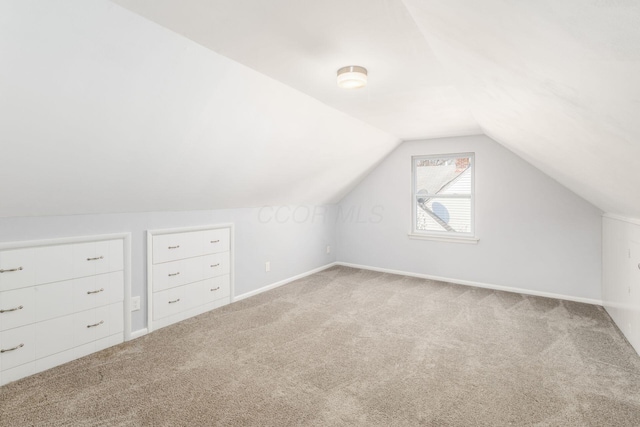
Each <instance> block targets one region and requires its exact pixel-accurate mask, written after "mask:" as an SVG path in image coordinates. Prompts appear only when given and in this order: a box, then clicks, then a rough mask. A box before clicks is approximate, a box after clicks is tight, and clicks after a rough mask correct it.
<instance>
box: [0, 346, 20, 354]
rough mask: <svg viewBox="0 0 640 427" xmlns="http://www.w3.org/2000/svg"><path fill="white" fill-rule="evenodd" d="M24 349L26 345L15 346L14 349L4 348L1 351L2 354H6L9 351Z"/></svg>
mask: <svg viewBox="0 0 640 427" xmlns="http://www.w3.org/2000/svg"><path fill="white" fill-rule="evenodd" d="M22 347H24V344H20V345H17V346H15V347H13V348H7V349H4V348H3V349H2V350H0V353H6V352H7V351H13V350H17V349H19V348H22Z"/></svg>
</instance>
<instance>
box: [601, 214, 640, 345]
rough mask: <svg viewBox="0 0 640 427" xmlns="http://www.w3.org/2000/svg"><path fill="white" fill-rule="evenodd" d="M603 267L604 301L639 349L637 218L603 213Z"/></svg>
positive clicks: (639, 247)
mask: <svg viewBox="0 0 640 427" xmlns="http://www.w3.org/2000/svg"><path fill="white" fill-rule="evenodd" d="M602 270H603V271H602V273H603V274H602V300H603V305H604V307H605V309H606V310H607V312H608V313H609V314H610V315H611V318H612V319H613V321H614V322H616V324H617V325H618V327H619V328H620V330H621V331H622V333H623V334H624V335H625V337H627V340H628V341H629V342H630V343H631V345H632V346H633V348H635V349H636V351H637V352H638V353H640V220H638V219H635V220H633V219H626V218H622V217H618V216H614V215H605V216H604V217H603V219H602Z"/></svg>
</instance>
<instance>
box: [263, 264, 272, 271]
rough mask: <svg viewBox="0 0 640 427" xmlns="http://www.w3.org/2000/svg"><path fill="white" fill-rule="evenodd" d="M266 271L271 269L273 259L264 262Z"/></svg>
mask: <svg viewBox="0 0 640 427" xmlns="http://www.w3.org/2000/svg"><path fill="white" fill-rule="evenodd" d="M264 271H265V272H267V273H268V272H270V271H271V261H267V262H265V263H264Z"/></svg>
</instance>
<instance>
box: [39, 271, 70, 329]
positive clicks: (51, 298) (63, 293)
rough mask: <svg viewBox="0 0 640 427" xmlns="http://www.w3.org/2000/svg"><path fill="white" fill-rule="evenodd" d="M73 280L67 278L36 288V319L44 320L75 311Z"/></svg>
mask: <svg viewBox="0 0 640 427" xmlns="http://www.w3.org/2000/svg"><path fill="white" fill-rule="evenodd" d="M73 282H74V281H73V280H66V281H64V282H57V283H49V284H47V285H40V286H36V287H35V288H34V290H35V296H36V321H38V322H42V321H44V320H49V319H53V318H56V317H62V316H66V315H69V314H71V313H73Z"/></svg>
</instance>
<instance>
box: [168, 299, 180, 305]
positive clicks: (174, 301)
mask: <svg viewBox="0 0 640 427" xmlns="http://www.w3.org/2000/svg"><path fill="white" fill-rule="evenodd" d="M178 301H180V298H178V299H174V300H173V301H169V304H173V303H176V302H178Z"/></svg>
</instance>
